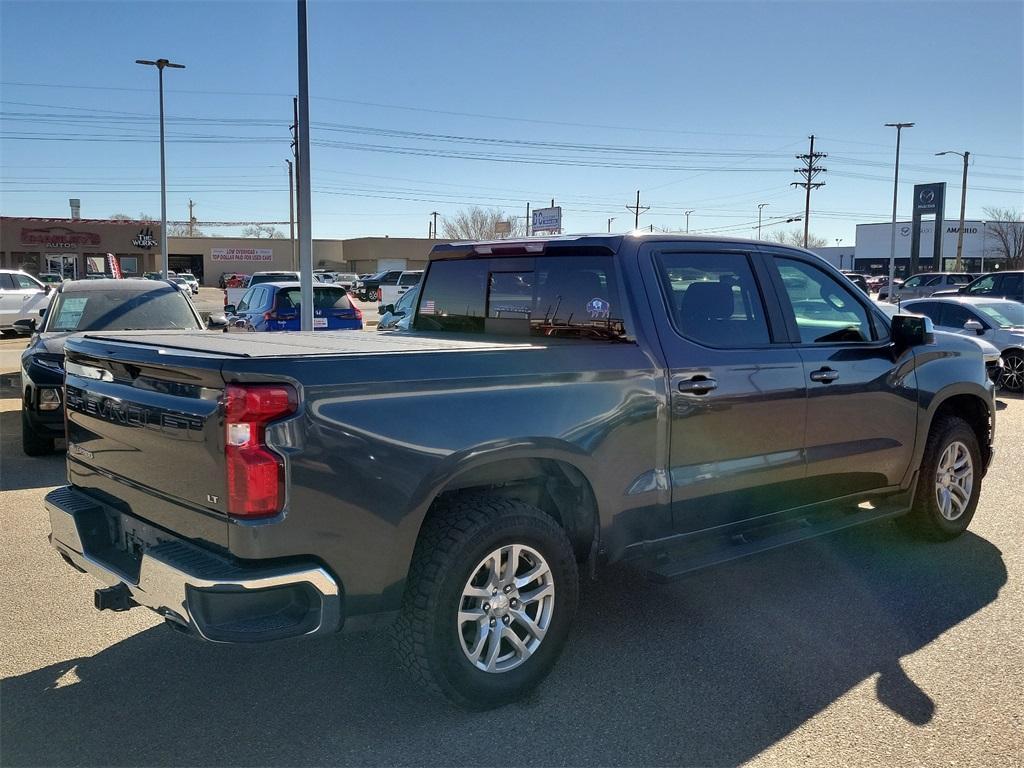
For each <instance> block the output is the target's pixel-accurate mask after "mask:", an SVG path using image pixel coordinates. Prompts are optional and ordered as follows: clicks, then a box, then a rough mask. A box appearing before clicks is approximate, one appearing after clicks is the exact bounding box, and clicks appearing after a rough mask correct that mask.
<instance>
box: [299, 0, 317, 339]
mask: <svg viewBox="0 0 1024 768" xmlns="http://www.w3.org/2000/svg"><path fill="white" fill-rule="evenodd" d="M297 10H298V18H297V22H298V32H299V102H298V104H299V121H298V122H299V129H298V136H297V137H296V139H297V141H298V150H299V156H298V164H299V168H298V171H299V194H298V198H299V200H298V202H299V287H300V291H301V294H302V306H301V307H300V321H301V322H300V326H299V327H300V328H301V329H302V330H304V331H312V330H313V211H312V202H311V200H310V180H311V176H310V171H309V46H308V41H307V37H306V0H298V8H297Z"/></svg>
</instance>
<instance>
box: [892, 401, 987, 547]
mask: <svg viewBox="0 0 1024 768" xmlns="http://www.w3.org/2000/svg"><path fill="white" fill-rule="evenodd" d="M982 466H983V465H982V462H981V450H980V449H979V447H978V436H977V435H976V434H975V433H974V430H973V429H971V425H970V424H968V423H967V422H966V421H964V420H963V419H961V418H960V417H959V416H944V417H941V418H940V419H939V420H937V421H936V422H935V423H934V424H933V425H932V429H931V432H930V433H929V435H928V443H927V444H926V446H925V451H924V459H923V461H922V462H921V472H920V476H919V477H918V482H917V492H916V493H915V494H914V506H913V507H912V508H911V511H910V512H909V513H908V514H907V515H906V516H904V517H901V518H898V522H899V524H900V525H901V527H903V528H904V529H906V530H908V531H910V532H911V533H914V534H915V535H917V536H920V537H921V538H926V539H931V540H933V541H946V540H948V539H954V538H956V537H957V536H959V535H960V534H962V533H963V532H964V531H966V530H967V526H968V525H970V523H971V519H972V518H973V517H974V511H975V509H977V506H978V497H979V495H980V494H981V473H982Z"/></svg>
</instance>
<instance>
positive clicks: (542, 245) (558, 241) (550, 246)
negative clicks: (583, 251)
mask: <svg viewBox="0 0 1024 768" xmlns="http://www.w3.org/2000/svg"><path fill="white" fill-rule="evenodd" d="M627 238H633V239H636V240H657V241H658V242H666V241H669V242H681V243H737V244H743V245H753V246H759V247H760V246H765V245H778V243H770V242H767V241H764V240H750V239H747V238H737V237H719V236H716V235H681V234H668V233H665V232H630V233H629V234H625V235H602V234H595V235H585V234H584V235H552V236H551V237H528V238H518V239H509V240H478V241H467V242H456V243H441V244H439V245H435V246H434V247H433V249H432V250H431V251H430V258H431V259H453V258H456V259H457V258H464V257H466V256H471V255H475V256H524V255H526V256H528V255H530V254H538V253H550V252H552V251H558V250H562V249H565V250H569V249H578V248H601V249H604V250H606V251H608V253H609V254H615V253H617V252H618V250H619V248H620V247H621V246H622V243H623V241H625V240H626V239H627ZM787 247H792V246H787Z"/></svg>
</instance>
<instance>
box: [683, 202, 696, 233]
mask: <svg viewBox="0 0 1024 768" xmlns="http://www.w3.org/2000/svg"><path fill="white" fill-rule="evenodd" d="M694 210H695V209H694V208H691V209H690V210H688V211H683V213H685V214H686V234H690V214H691V213H693V212H694Z"/></svg>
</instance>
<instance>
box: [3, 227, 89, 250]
mask: <svg viewBox="0 0 1024 768" xmlns="http://www.w3.org/2000/svg"><path fill="white" fill-rule="evenodd" d="M21 242H22V243H24V244H25V245H44V246H46V247H47V248H74V247H75V246H78V245H99V244H100V236H99V235H97V234H96V233H95V232H75V231H74V230H71V229H68V228H67V227H47V228H45V229H28V228H23V229H22V230H21Z"/></svg>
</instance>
